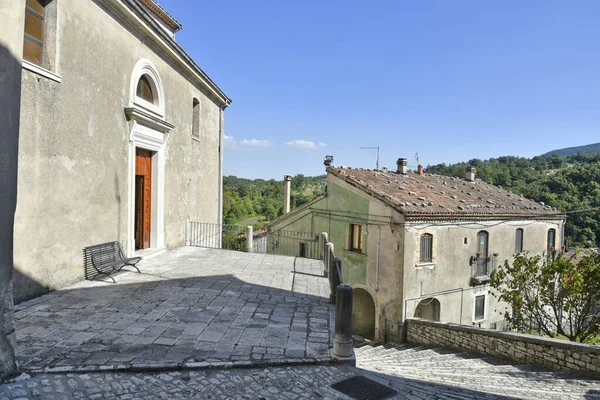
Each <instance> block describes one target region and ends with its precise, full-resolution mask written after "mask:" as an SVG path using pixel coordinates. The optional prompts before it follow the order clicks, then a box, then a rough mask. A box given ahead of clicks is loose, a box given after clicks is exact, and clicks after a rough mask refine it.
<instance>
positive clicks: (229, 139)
mask: <svg viewBox="0 0 600 400" xmlns="http://www.w3.org/2000/svg"><path fill="white" fill-rule="evenodd" d="M223 136H224V139H225V147H227V148H229V149H232V150H233V149H237V148H238V145H237V142H236V141H235V139H234V138H233V136H227V135H223Z"/></svg>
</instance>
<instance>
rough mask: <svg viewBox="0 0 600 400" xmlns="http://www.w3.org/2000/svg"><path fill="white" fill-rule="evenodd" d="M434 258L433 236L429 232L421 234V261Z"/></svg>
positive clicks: (429, 260)
mask: <svg viewBox="0 0 600 400" xmlns="http://www.w3.org/2000/svg"><path fill="white" fill-rule="evenodd" d="M432 260H433V236H432V235H430V234H429V233H424V234H423V235H421V262H431V261H432Z"/></svg>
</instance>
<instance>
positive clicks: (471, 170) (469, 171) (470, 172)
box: [466, 167, 476, 182]
mask: <svg viewBox="0 0 600 400" xmlns="http://www.w3.org/2000/svg"><path fill="white" fill-rule="evenodd" d="M475 172H476V170H475V167H467V176H466V179H467V180H468V181H471V182H473V181H474V180H475Z"/></svg>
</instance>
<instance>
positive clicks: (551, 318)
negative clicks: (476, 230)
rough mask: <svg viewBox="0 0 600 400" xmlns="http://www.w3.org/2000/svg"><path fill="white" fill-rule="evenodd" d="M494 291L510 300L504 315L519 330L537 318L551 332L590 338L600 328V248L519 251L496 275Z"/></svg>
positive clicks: (574, 338) (576, 338)
mask: <svg viewBox="0 0 600 400" xmlns="http://www.w3.org/2000/svg"><path fill="white" fill-rule="evenodd" d="M490 285H491V286H492V288H493V289H494V292H493V295H494V296H496V297H497V298H498V300H500V301H502V302H505V303H506V304H508V306H509V308H508V309H506V310H505V312H504V318H505V319H506V320H507V321H508V322H509V323H510V324H511V326H512V327H513V328H515V329H517V330H518V331H521V332H526V331H527V330H528V329H529V327H530V326H531V324H534V325H536V326H538V327H539V329H540V330H541V331H542V332H544V334H546V335H548V336H549V337H552V338H553V337H557V336H564V337H567V338H568V339H569V340H571V341H574V342H585V341H586V340H589V339H591V338H593V337H594V336H596V335H597V334H598V333H599V332H600V254H598V253H594V252H586V253H583V254H582V255H581V256H580V255H579V254H576V255H575V256H572V255H565V254H562V253H561V254H559V255H558V257H556V259H546V258H542V257H541V256H539V255H537V256H529V255H528V254H526V253H521V254H517V255H516V256H515V258H514V260H513V261H512V262H509V261H508V260H507V261H505V262H504V264H503V265H501V266H500V267H498V268H497V269H496V270H495V271H494V272H493V273H492V276H491V280H490Z"/></svg>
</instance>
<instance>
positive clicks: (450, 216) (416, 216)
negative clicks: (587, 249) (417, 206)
mask: <svg viewBox="0 0 600 400" xmlns="http://www.w3.org/2000/svg"><path fill="white" fill-rule="evenodd" d="M328 172H331V173H332V175H333V176H335V177H337V178H339V179H341V180H343V181H344V182H346V183H347V184H349V185H351V186H353V187H355V188H357V189H359V190H361V191H362V192H364V193H366V194H368V195H369V196H371V197H374V198H376V199H377V200H379V201H381V202H383V203H385V204H386V205H387V206H389V207H391V208H392V209H394V210H395V211H397V212H399V213H400V214H402V215H403V216H404V218H405V219H406V220H407V221H410V220H413V221H415V220H440V219H444V220H482V219H486V220H498V219H501V220H507V219H510V220H524V219H533V220H544V219H564V218H566V215H565V214H564V213H560V212H556V213H550V212H548V213H542V214H534V213H532V214H516V213H515V214H488V213H464V212H463V213H461V212H453V211H448V212H445V213H444V212H434V213H419V212H410V211H407V210H405V209H403V208H402V207H401V206H399V205H398V204H396V203H394V202H392V201H391V200H390V199H388V198H386V197H383V196H381V195H379V194H378V193H376V192H374V191H373V190H371V189H369V188H368V187H365V186H363V185H361V184H359V183H358V182H356V181H354V180H352V179H347V178H349V177H347V176H346V175H341V174H340V175H341V176H340V175H338V174H337V173H335V172H334V170H333V169H331V170H329V169H328Z"/></svg>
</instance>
